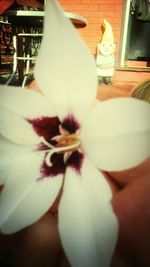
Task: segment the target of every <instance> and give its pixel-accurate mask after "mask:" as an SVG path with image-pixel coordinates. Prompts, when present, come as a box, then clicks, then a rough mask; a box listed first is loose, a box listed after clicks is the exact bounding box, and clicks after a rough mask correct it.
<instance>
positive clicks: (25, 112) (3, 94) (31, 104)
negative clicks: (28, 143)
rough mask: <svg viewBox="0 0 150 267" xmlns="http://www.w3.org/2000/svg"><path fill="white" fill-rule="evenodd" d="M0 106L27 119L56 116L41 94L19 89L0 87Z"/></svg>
mask: <svg viewBox="0 0 150 267" xmlns="http://www.w3.org/2000/svg"><path fill="white" fill-rule="evenodd" d="M0 106H1V107H4V108H6V109H8V110H10V111H11V112H14V113H17V114H18V115H20V116H22V117H25V118H29V119H32V118H37V117H40V116H41V115H42V116H45V117H46V116H51V117H52V116H56V114H55V113H54V111H53V110H52V108H51V106H50V105H49V103H48V102H47V99H46V98H45V97H44V96H43V95H42V94H40V93H39V92H36V91H33V90H32V91H31V90H24V89H22V88H20V87H13V86H0Z"/></svg>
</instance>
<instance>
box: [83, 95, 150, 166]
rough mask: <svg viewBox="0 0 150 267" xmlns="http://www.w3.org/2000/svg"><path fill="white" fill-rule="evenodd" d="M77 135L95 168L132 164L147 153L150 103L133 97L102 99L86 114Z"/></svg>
mask: <svg viewBox="0 0 150 267" xmlns="http://www.w3.org/2000/svg"><path fill="white" fill-rule="evenodd" d="M80 137H81V141H82V146H83V150H84V151H85V153H86V154H87V156H88V157H89V159H90V160H91V161H92V162H93V163H94V164H95V165H96V167H97V168H100V169H102V170H107V171H120V170H125V169H129V168H131V167H134V166H136V165H138V164H139V163H140V162H142V161H144V160H145V159H146V158H147V157H148V156H149V155H150V105H149V104H148V103H146V102H144V101H139V100H137V99H133V98H117V99H112V100H108V101H104V102H101V103H100V104H98V105H96V106H95V107H94V108H93V110H92V112H91V113H90V114H89V116H88V117H87V120H86V122H85V123H84V125H83V127H82V129H81V136H80Z"/></svg>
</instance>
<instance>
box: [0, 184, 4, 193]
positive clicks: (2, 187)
mask: <svg viewBox="0 0 150 267" xmlns="http://www.w3.org/2000/svg"><path fill="white" fill-rule="evenodd" d="M3 189H4V185H1V184H0V193H1V192H2V191H3Z"/></svg>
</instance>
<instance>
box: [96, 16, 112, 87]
mask: <svg viewBox="0 0 150 267" xmlns="http://www.w3.org/2000/svg"><path fill="white" fill-rule="evenodd" d="M103 28H104V31H103V34H102V37H101V40H100V42H99V43H98V45H97V54H96V67H97V75H98V81H99V83H100V84H101V83H105V84H107V85H108V84H111V77H112V76H113V74H114V69H115V56H114V53H115V44H114V37H113V31H112V27H111V25H110V24H109V23H108V21H106V20H105V19H104V22H103Z"/></svg>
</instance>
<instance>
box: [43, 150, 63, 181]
mask: <svg viewBox="0 0 150 267" xmlns="http://www.w3.org/2000/svg"><path fill="white" fill-rule="evenodd" d="M46 155H47V153H46ZM46 155H45V156H46ZM51 162H52V166H51V167H49V166H47V165H46V163H45V159H44V162H43V164H42V166H41V174H42V177H40V178H39V179H42V178H45V177H54V176H57V175H58V174H64V173H65V170H66V165H65V163H64V155H63V154H60V153H54V154H53V155H52V156H51Z"/></svg>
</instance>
